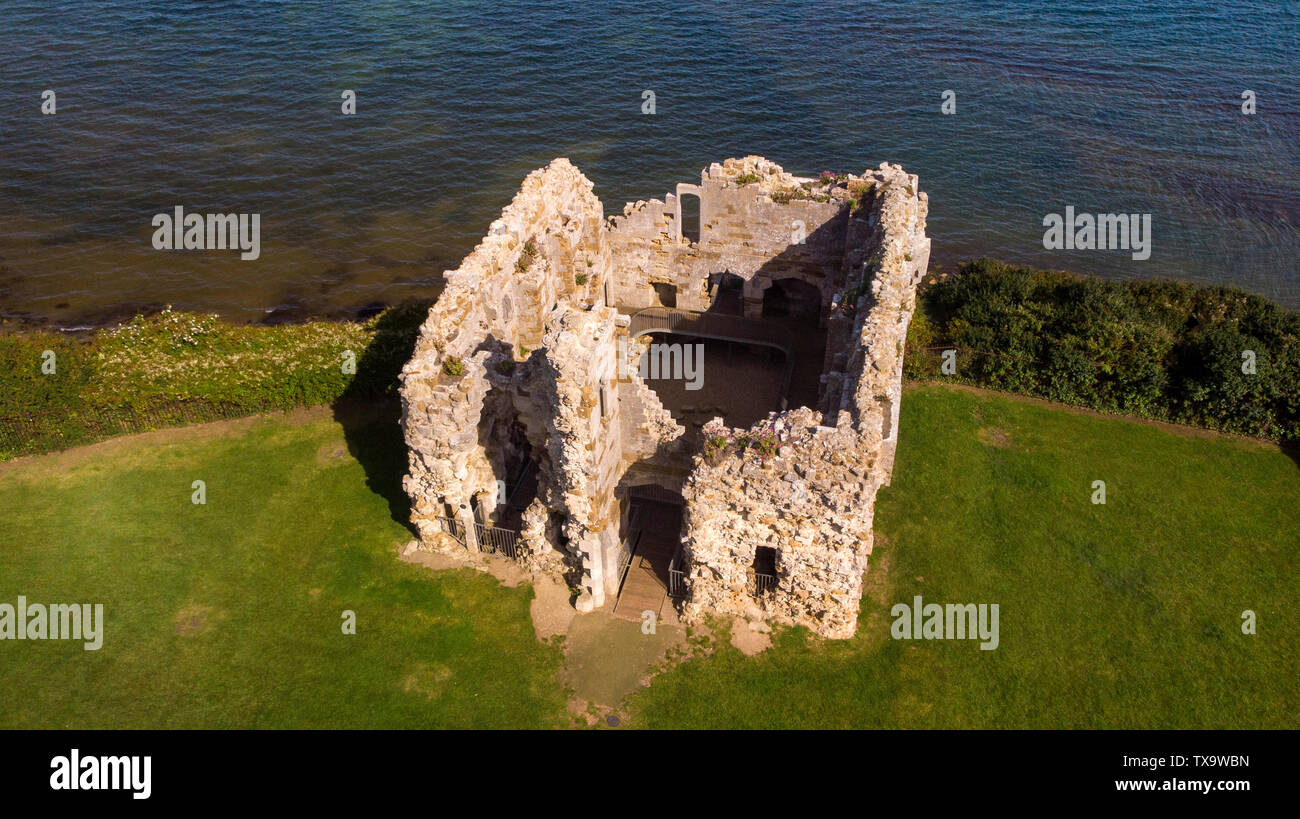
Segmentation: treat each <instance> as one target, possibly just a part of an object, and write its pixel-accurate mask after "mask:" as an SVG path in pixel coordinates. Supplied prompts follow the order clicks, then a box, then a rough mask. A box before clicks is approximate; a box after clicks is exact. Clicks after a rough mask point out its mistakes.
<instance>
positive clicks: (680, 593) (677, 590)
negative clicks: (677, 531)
mask: <svg viewBox="0 0 1300 819" xmlns="http://www.w3.org/2000/svg"><path fill="white" fill-rule="evenodd" d="M668 596H669V597H671V598H673V599H674V600H680V599H681V598H683V597H685V596H686V572H685V571H684V570H683V569H682V558H681V555H677V556H675V557H674V558H673V560H672V562H671V563H669V564H668Z"/></svg>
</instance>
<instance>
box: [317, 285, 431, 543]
mask: <svg viewBox="0 0 1300 819" xmlns="http://www.w3.org/2000/svg"><path fill="white" fill-rule="evenodd" d="M432 305H433V301H432V300H429V299H422V300H418V301H409V302H403V303H402V304H400V305H398V306H396V307H393V308H391V309H389V310H387V311H385V312H384V313H381V314H380V315H379V316H378V317H376V318H375V319H373V325H372V326H373V329H374V331H375V332H374V336H373V338H372V339H371V341H370V344H369V346H367V347H366V349H365V350H362V351H360V353H359V354H358V355H357V372H356V375H355V376H353V378H352V383H351V384H349V385H348V388H347V389H346V390H344V392H343V394H342V395H341V396H340V397H339V399H338V400H337V401H335V402H334V403H333V405H332V406H331V408H332V410H333V413H334V420H335V421H336V422H338V424H339V425H340V426H341V427H343V438H344V440H345V441H346V442H347V447H348V453H349V454H350V455H351V456H352V457H353V458H355V459H356V460H357V463H359V464H361V468H362V469H364V470H365V473H366V486H367V488H369V489H370V491H371V492H374V493H375V494H376V495H379V496H380V497H382V498H384V499H385V500H386V501H387V502H388V511H389V514H390V515H392V518H393V520H395V521H397V522H398V523H400V524H402V525H403V526H405V527H406V528H407V529H408V530H409V531H410V532H411V533H412V534H413V535H417V534H418V532H417V530H416V529H415V527H414V526H413V525H412V524H411V500H410V498H408V497H407V496H406V492H404V491H403V490H402V478H403V477H404V476H405V475H406V472H407V458H406V440H405V438H404V437H403V435H402V425H401V418H402V407H401V400H400V398H399V397H398V392H397V388H398V381H397V376H398V374H399V373H401V371H402V367H403V366H404V365H405V364H406V362H407V361H409V360H410V358H411V354H412V352H413V351H414V350H415V341H416V339H417V338H418V337H419V333H420V325H421V324H422V323H423V322H424V319H425V317H427V316H428V314H429V308H430V307H431V306H432Z"/></svg>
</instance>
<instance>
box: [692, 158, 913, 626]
mask: <svg viewBox="0 0 1300 819" xmlns="http://www.w3.org/2000/svg"><path fill="white" fill-rule="evenodd" d="M863 178H864V179H866V178H869V179H871V180H872V181H874V182H875V183H876V184H875V186H874V189H873V190H874V193H873V196H872V199H871V201H870V203H869V204H868V205H866V207H864V208H863V209H862V210H861V216H860V217H857V216H855V215H854V214H849V216H850V218H852V219H853V221H854V222H855V224H851V225H849V226H847V227H846V235H847V236H848V237H849V238H851V239H853V240H854V242H855V244H854V246H853V247H851V248H850V249H849V250H847V251H846V252H845V254H843V256H842V258H841V263H842V264H843V265H844V267H843V268H842V270H843V272H842V274H841V282H842V289H840V290H838V292H836V293H835V294H834V296H833V298H834V299H835V301H836V304H837V308H836V311H835V315H833V316H832V320H833V322H837V323H838V325H839V330H838V332H839V335H840V341H839V349H838V350H836V351H831V350H828V359H831V358H834V357H835V356H840V357H842V358H843V361H844V364H843V371H842V372H834V373H832V374H831V376H832V377H833V381H834V387H835V389H834V390H833V395H834V398H833V402H832V401H831V400H830V399H828V405H827V409H829V410H830V411H829V412H826V413H823V412H817V411H814V410H813V409H810V408H798V409H795V410H791V411H787V412H783V413H773V414H771V415H770V416H769V418H768V420H767V421H765V422H760V423H759V424H756V425H755V426H754V427H752V428H751V429H749V430H729V431H727V434H728V435H729V436H730V437H732V438H733V439H743V438H748V439H749V440H750V441H765V442H767V443H768V444H769V446H770V447H771V449H772V450H773V454H772V455H771V456H770V457H762V456H761V455H760V451H759V448H758V447H755V446H752V445H751V446H747V447H738V446H735V445H732V446H730V447H727V448H726V449H724V450H722V452H721V453H720V454H718V455H717V456H716V457H714V458H706V457H703V456H701V457H700V458H698V459H697V461H696V465H695V468H694V471H693V472H692V474H691V476H690V478H689V479H688V480H687V485H686V489H685V491H684V493H683V494H684V497H685V498H686V508H685V519H684V523H683V553H684V555H685V557H686V563H687V565H688V567H689V574H688V577H687V597H686V601H685V603H684V606H683V612H684V614H685V616H686V617H687V619H688V620H695V619H699V618H701V617H703V616H705V615H708V614H710V613H721V614H734V615H741V616H747V617H750V618H762V619H767V620H772V621H776V622H783V623H789V624H797V625H804V626H807V627H809V628H810V629H812V630H814V631H816V632H817V633H819V634H822V635H824V636H827V637H836V638H844V637H850V636H852V635H853V633H854V631H855V630H856V627H857V613H858V609H859V605H860V602H861V596H862V575H863V572H865V571H866V568H867V558H868V556H869V555H870V553H871V547H872V529H871V527H872V520H873V515H874V507H875V496H876V491H877V489H878V488H879V487H880V486H882V485H885V484H887V483H888V482H889V478H890V474H891V472H892V468H893V457H894V448H895V446H896V443H897V435H898V408H899V406H900V398H901V390H902V355H903V343H904V340H905V338H906V333H907V325H908V322H909V321H910V319H911V315H912V312H913V310H914V309H915V304H916V285H917V284H918V283H919V280H920V277H921V275H923V273H924V270H925V266H926V264H927V263H928V258H929V249H930V244H929V239H928V238H926V236H925V216H926V210H927V206H928V202H927V199H926V196H925V194H924V193H921V192H919V191H918V189H917V182H916V178H915V177H913V176H909V175H908V174H906V173H905V172H903V170H902V169H901V168H898V167H897V166H889V165H882V166H881V168H880V169H879V170H878V171H875V172H872V173H871V174H867V175H865V176H864V177H863ZM857 222H860V224H856V223H857ZM850 265H852V266H851V267H850ZM846 305H852V308H851V309H850V308H848V307H847V306H846ZM833 330H834V328H833ZM829 346H831V345H830V344H828V347H829ZM760 546H761V547H767V548H771V549H773V550H775V552H776V572H777V584H776V587H775V588H774V589H772V590H770V591H768V592H766V593H763V594H757V593H756V589H755V587H754V569H753V568H752V566H753V564H754V562H755V555H756V552H757V549H758V547H760Z"/></svg>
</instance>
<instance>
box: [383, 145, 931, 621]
mask: <svg viewBox="0 0 1300 819" xmlns="http://www.w3.org/2000/svg"><path fill="white" fill-rule="evenodd" d="M684 200H689V201H690V203H691V204H694V205H696V207H697V209H698V217H694V216H691V215H690V214H689V213H684V212H683V211H684V208H683V203H684ZM686 210H688V211H689V209H686ZM926 210H927V199H926V196H925V194H924V193H921V192H920V191H919V190H918V187H917V180H916V177H914V176H910V175H908V174H906V173H905V172H904V171H903V170H902V169H901V168H899V167H897V166H891V165H885V164H882V165H881V166H880V168H879V169H877V170H872V171H868V172H866V173H864V174H862V175H861V176H857V175H852V174H844V175H840V176H831V175H824V176H823V178H821V179H809V178H801V177H796V176H793V175H791V174H789V173H786V172H785V171H784V170H782V169H781V168H780V167H779V166H777V165H775V164H774V163H772V162H769V161H767V160H765V159H763V158H761V157H754V156H751V157H746V158H744V159H730V160H727V161H726V162H724V163H722V164H716V163H715V164H713V165H711V166H710V167H709V168H708V169H707V170H706V171H705V172H704V173H703V174H702V176H701V180H700V184H699V185H688V184H679V185H678V186H677V189H676V193H675V194H669V195H668V196H666V197H665V199H664V200H663V201H659V200H650V201H648V202H637V203H635V204H630V205H628V206H627V207H626V208H624V211H623V214H622V215H621V216H614V217H611V218H609V219H606V218H605V217H604V214H603V210H602V206H601V203H600V201H599V200H598V199H596V197H595V196H594V195H593V193H592V185H591V182H590V181H589V180H588V179H587V178H586V177H585V176H583V175H582V174H581V173H580V172H579V171H578V170H577V168H575V167H574V166H573V165H572V164H570V163H569V162H568V160H565V159H556V160H554V161H553V162H551V164H550V165H548V166H547V167H545V168H542V169H539V170H537V171H534V172H533V173H531V174H529V176H528V177H527V178H526V179H525V180H524V183H523V186H522V187H521V189H520V191H519V193H518V194H517V195H516V196H515V198H514V201H512V202H511V204H510V205H509V206H508V207H507V208H506V209H505V210H504V211H502V214H501V217H500V218H499V219H497V220H496V221H495V222H493V223H492V225H491V227H490V228H489V230H488V234H487V236H485V237H484V239H483V241H482V242H481V243H480V244H479V246H478V247H477V248H475V250H474V251H473V253H471V254H470V255H469V256H467V257H466V258H465V260H464V261H463V262H462V263H461V266H460V267H459V268H457V269H456V270H454V271H450V272H448V273H447V274H446V281H447V285H446V288H445V290H444V292H443V294H442V296H441V297H440V298H439V300H438V302H437V303H436V304H435V305H434V307H433V308H432V309H431V310H430V312H429V317H428V319H427V321H426V322H425V323H424V325H423V327H422V328H421V332H420V338H419V340H418V342H417V344H416V348H415V352H414V355H413V356H412V358H411V360H410V362H408V364H407V365H406V367H405V368H404V370H403V373H402V390H401V395H402V406H403V413H402V426H403V430H404V433H405V436H406V442H407V445H408V447H409V449H410V453H409V461H410V471H409V474H408V475H407V477H406V479H405V482H404V486H405V489H406V491H407V493H408V494H409V495H410V497H411V501H412V521H413V523H414V525H415V526H416V527H417V529H418V531H419V533H420V540H421V542H422V544H424V545H425V546H426V547H427V548H432V549H439V550H471V551H489V552H495V553H498V554H503V555H505V556H507V557H510V558H512V559H515V560H518V561H519V562H521V563H523V564H524V565H526V566H528V567H529V568H530V569H532V570H533V571H537V572H550V573H555V574H559V575H562V576H563V577H564V578H565V579H566V581H567V582H568V583H569V585H570V586H571V587H573V588H574V589H575V593H576V594H577V600H576V605H577V607H578V608H579V609H580V610H582V611H590V610H592V609H595V608H600V607H604V606H609V605H612V604H613V602H614V600H615V599H619V595H620V590H622V594H623V595H624V596H628V595H629V592H628V591H627V586H628V584H630V583H632V576H631V575H630V573H629V567H630V565H631V561H632V559H633V557H634V555H636V554H641V555H643V558H642V559H641V561H640V563H641V564H643V568H646V569H648V570H649V572H650V574H651V575H652V576H654V577H657V578H660V579H662V580H663V594H664V595H665V596H668V597H671V598H672V599H673V600H674V602H673V603H672V605H674V606H676V607H677V609H678V610H679V611H680V613H681V615H682V616H683V617H685V618H686V619H688V620H691V619H697V618H700V617H702V616H704V615H706V614H708V613H718V614H727V615H740V616H747V617H750V618H752V619H766V620H771V621H774V622H781V623H788V624H796V625H806V626H808V627H809V628H811V629H813V630H814V631H817V632H818V633H820V634H823V635H826V636H830V637H848V636H851V635H852V634H853V632H854V629H855V627H856V622H857V611H858V605H859V601H860V598H861V593H862V576H863V573H864V572H865V571H866V569H867V557H868V555H869V554H870V552H871V543H872V533H871V526H872V515H873V508H874V503H875V496H876V491H877V489H878V488H879V487H880V486H882V485H886V484H888V482H889V476H890V473H891V471H892V468H893V456H894V450H895V447H896V444H897V435H898V410H899V396H900V389H901V377H902V358H903V341H904V338H905V337H906V333H907V325H908V322H909V321H910V319H911V315H912V311H913V308H914V305H915V295H916V285H917V283H918V281H919V280H920V277H921V275H922V274H923V273H924V271H925V269H926V264H927V260H928V257H929V248H930V241H929V239H928V238H927V237H926V235H925V217H926ZM688 216H689V218H688ZM655 337H662V338H676V339H682V340H684V341H686V343H688V344H692V343H693V344H698V345H700V348H699V349H703V348H704V346H705V345H709V347H708V350H709V355H710V356H712V358H708V357H706V358H703V360H704V361H705V362H706V366H705V368H704V374H703V381H704V383H705V384H706V385H708V386H709V388H710V389H709V390H702V391H701V393H700V395H707V396H709V397H708V399H697V398H695V397H694V396H693V394H692V393H690V392H684V393H678V392H676V391H675V390H676V387H674V386H673V385H672V384H669V383H667V382H662V387H661V391H662V392H663V397H662V398H661V395H660V394H659V393H658V392H656V388H654V387H653V386H652V384H651V383H649V381H650V379H646V378H643V377H642V376H641V374H639V371H640V372H645V370H644V368H643V365H644V364H645V362H646V360H647V359H646V356H653V355H654V354H655V350H654V347H653V346H651V347H650V349H649V351H647V342H649V341H650V339H652V338H655ZM723 345H725V347H724V346H723ZM810 351H811V352H810ZM724 352H725V357H724ZM709 362H713V363H709ZM773 362H779V363H780V366H779V367H778V366H777V365H776V364H774V363H773ZM746 368H748V369H746ZM710 373H713V374H714V380H713V381H712V382H710V381H709V379H710ZM769 375H770V376H771V377H770V379H768V380H766V381H765V380H764V379H765V378H767V377H768V376H769ZM656 383H660V382H656ZM765 385H766V386H765ZM771 385H776V386H775V387H772V386H771ZM686 389H687V390H690V389H691V387H690V386H687V387H686ZM748 391H752V395H751V394H749V392H748ZM683 396H684V397H683ZM791 399H793V400H791ZM710 400H711V401H714V402H715V404H717V405H718V406H722V405H724V404H725V405H727V406H730V407H733V408H739V409H737V410H736V413H737V417H739V415H744V417H745V421H746V422H745V423H742V424H738V425H736V426H732V425H731V424H730V423H729V421H730V419H728V418H726V414H727V413H726V412H722V413H720V415H721V416H722V417H718V418H717V419H715V420H713V421H712V422H710V423H704V421H705V420H707V418H706V416H709V417H712V416H710V415H709V413H710V410H711V409H716V408H717V407H709V406H698V404H700V403H704V404H707V402H708V401H710ZM686 401H690V402H691V403H686ZM665 402H668V404H669V406H665ZM799 404H803V405H802V406H800V405H799ZM788 406H789V408H787V407H788ZM760 411H762V413H760ZM760 414H765V417H759V415H760ZM753 418H758V420H757V421H756V422H752V423H751V422H750V421H751V419H753ZM642 509H653V510H656V511H655V512H654V513H647V514H646V515H644V516H642V515H641V514H640V511H641V510H642ZM663 510H669V511H668V512H663ZM679 521H680V523H679ZM638 538H639V539H640V540H638ZM638 543H640V544H641V545H640V546H639V545H638ZM656 550H658V551H656ZM656 555H659V556H660V557H656ZM620 605H622V603H620ZM638 605H644V604H643V603H641V602H639V599H638ZM651 607H652V608H653V605H652V606H651Z"/></svg>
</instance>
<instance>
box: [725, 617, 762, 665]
mask: <svg viewBox="0 0 1300 819" xmlns="http://www.w3.org/2000/svg"><path fill="white" fill-rule="evenodd" d="M731 644H732V645H733V646H735V647H736V648H738V649H740V653H741V654H744V655H745V656H746V657H753V656H754V655H756V654H762V653H763V652H764V651H767V650H768V649H769V648H771V647H772V629H771V627H770V626H768V625H767V624H766V623H764V622H762V621H754V622H749V621H746V620H742V619H741V618H739V617H737V618H736V619H735V620H733V621H732V623H731Z"/></svg>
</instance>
